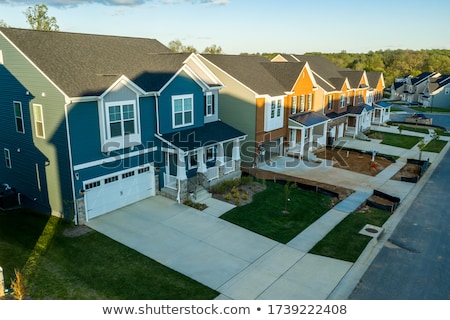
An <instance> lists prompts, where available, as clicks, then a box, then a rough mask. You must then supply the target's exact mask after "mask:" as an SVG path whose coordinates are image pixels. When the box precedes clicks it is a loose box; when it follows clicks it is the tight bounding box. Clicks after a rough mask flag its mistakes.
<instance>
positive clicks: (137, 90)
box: [99, 75, 145, 99]
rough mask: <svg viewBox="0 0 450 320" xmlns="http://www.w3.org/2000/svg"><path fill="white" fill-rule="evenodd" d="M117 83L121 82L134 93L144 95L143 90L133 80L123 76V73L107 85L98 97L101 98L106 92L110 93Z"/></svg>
mask: <svg viewBox="0 0 450 320" xmlns="http://www.w3.org/2000/svg"><path fill="white" fill-rule="evenodd" d="M119 83H121V84H123V85H124V86H126V87H127V88H129V89H130V90H131V91H133V92H134V93H136V95H144V94H145V91H144V90H142V89H141V88H140V87H139V86H138V85H137V84H135V83H134V82H133V81H131V80H130V79H128V78H127V77H125V76H124V75H122V76H120V77H119V78H118V79H117V80H116V81H114V83H113V84H112V85H111V86H109V88H108V89H106V90H105V92H103V93H102V94H101V95H100V97H99V99H103V98H104V97H105V96H106V95H107V94H108V93H110V92H111V91H112V90H113V89H114V88H115V87H116V86H117V85H118V84H119Z"/></svg>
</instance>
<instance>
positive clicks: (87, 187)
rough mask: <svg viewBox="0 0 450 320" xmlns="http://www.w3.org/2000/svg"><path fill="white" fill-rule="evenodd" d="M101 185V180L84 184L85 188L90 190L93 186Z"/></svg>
mask: <svg viewBox="0 0 450 320" xmlns="http://www.w3.org/2000/svg"><path fill="white" fill-rule="evenodd" d="M97 187H100V180H97V181H94V182H91V183H87V184H85V185H84V189H85V190H89V189H93V188H97Z"/></svg>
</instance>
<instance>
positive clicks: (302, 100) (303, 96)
mask: <svg viewBox="0 0 450 320" xmlns="http://www.w3.org/2000/svg"><path fill="white" fill-rule="evenodd" d="M300 111H301V112H303V111H305V95H304V94H302V95H301V96H300Z"/></svg>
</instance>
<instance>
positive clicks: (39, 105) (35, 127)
mask: <svg viewBox="0 0 450 320" xmlns="http://www.w3.org/2000/svg"><path fill="white" fill-rule="evenodd" d="M36 108H39V113H40V115H41V119H42V121H37V120H36V112H35V111H36ZM33 116H34V133H35V134H36V137H38V138H42V139H45V123H44V112H43V110H42V105H41V104H33ZM37 123H42V136H40V135H38V130H37Z"/></svg>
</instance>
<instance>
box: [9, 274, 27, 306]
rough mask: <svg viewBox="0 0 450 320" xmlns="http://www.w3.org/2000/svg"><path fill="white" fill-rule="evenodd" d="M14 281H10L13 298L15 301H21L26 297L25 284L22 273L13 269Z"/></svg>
mask: <svg viewBox="0 0 450 320" xmlns="http://www.w3.org/2000/svg"><path fill="white" fill-rule="evenodd" d="M14 273H15V274H16V279H15V280H12V281H11V289H12V290H13V296H14V298H16V299H17V300H23V298H24V297H25V295H26V291H27V290H26V288H25V282H24V280H23V275H22V273H21V272H20V271H19V270H17V269H15V270H14Z"/></svg>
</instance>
